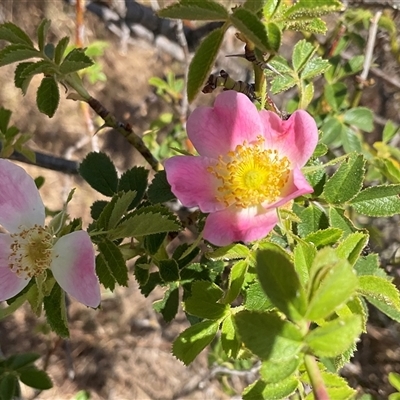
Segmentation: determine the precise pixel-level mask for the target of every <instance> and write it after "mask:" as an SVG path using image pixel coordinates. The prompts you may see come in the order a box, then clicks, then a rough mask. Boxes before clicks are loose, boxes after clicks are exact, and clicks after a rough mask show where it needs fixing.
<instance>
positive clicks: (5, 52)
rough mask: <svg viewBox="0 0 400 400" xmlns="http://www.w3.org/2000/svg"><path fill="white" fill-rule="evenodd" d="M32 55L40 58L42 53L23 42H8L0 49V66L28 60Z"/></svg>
mask: <svg viewBox="0 0 400 400" xmlns="http://www.w3.org/2000/svg"><path fill="white" fill-rule="evenodd" d="M32 57H34V58H42V55H41V54H40V52H38V51H37V50H35V49H33V48H31V47H29V46H27V45H25V44H10V45H9V46H7V47H5V48H4V49H2V50H1V51H0V67H4V66H5V65H8V64H12V63H15V62H17V61H23V60H28V59H29V58H32Z"/></svg>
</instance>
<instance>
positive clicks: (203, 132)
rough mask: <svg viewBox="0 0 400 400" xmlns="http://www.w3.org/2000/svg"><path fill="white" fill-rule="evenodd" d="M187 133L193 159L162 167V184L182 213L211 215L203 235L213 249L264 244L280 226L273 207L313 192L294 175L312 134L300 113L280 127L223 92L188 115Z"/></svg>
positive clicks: (241, 97)
mask: <svg viewBox="0 0 400 400" xmlns="http://www.w3.org/2000/svg"><path fill="white" fill-rule="evenodd" d="M187 133H188V137H189V139H190V140H191V141H192V143H193V145H194V147H195V148H196V150H197V151H198V153H199V156H196V157H192V156H175V157H172V158H170V159H168V160H166V161H165V170H166V174H167V180H168V182H169V184H170V185H171V189H172V192H173V193H174V194H175V196H176V197H177V198H178V199H179V200H180V201H181V203H182V204H183V205H184V206H186V207H198V208H199V209H200V210H201V211H202V212H204V213H209V215H208V217H207V219H206V222H205V227H204V232H203V235H204V238H205V239H207V240H208V241H209V242H211V243H213V244H215V245H217V246H225V245H228V244H230V243H233V242H237V241H243V242H252V241H254V240H257V239H261V238H263V237H265V236H266V235H267V234H268V233H269V232H270V231H271V230H272V229H273V228H274V226H275V225H276V224H277V223H278V215H277V211H276V209H277V207H280V206H282V205H284V204H286V203H288V202H289V201H290V200H292V199H294V198H296V197H298V196H301V195H303V194H306V193H312V191H313V189H312V187H311V186H310V185H309V184H308V182H307V181H306V179H305V177H304V176H303V174H302V173H301V170H300V168H301V167H303V166H304V165H305V163H306V162H307V160H308V159H309V158H310V157H311V155H312V154H313V152H314V149H315V147H316V145H317V142H318V129H317V126H316V124H315V121H314V120H313V118H312V117H311V116H310V115H309V114H308V113H307V112H305V111H303V110H298V111H296V112H294V113H293V114H292V115H291V116H290V118H289V119H288V120H287V121H283V120H281V119H280V118H279V117H278V116H277V115H276V114H275V113H273V112H270V111H265V110H262V111H258V110H257V109H256V107H255V105H254V104H253V103H252V102H251V101H250V100H249V99H248V98H247V97H246V96H245V95H244V94H242V93H237V92H234V91H225V92H222V93H221V94H220V95H218V97H217V98H216V100H215V104H214V107H199V108H197V109H195V110H194V111H193V113H192V114H191V115H190V117H189V119H188V121H187Z"/></svg>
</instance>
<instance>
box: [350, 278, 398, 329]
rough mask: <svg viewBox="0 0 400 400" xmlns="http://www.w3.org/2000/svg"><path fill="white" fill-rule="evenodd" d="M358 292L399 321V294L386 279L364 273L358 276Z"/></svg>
mask: <svg viewBox="0 0 400 400" xmlns="http://www.w3.org/2000/svg"><path fill="white" fill-rule="evenodd" d="M358 279H359V284H360V287H359V290H358V292H359V293H360V294H361V295H362V296H364V297H365V298H366V299H367V300H368V301H369V302H370V303H371V304H373V305H374V306H375V307H377V308H378V309H379V310H381V311H382V312H383V313H385V314H386V315H387V316H389V317H390V318H392V319H393V320H395V321H397V322H400V294H399V291H398V289H397V288H396V286H394V285H393V283H391V282H389V281H388V280H387V279H384V278H381V277H378V276H371V275H364V276H360V277H359V278H358Z"/></svg>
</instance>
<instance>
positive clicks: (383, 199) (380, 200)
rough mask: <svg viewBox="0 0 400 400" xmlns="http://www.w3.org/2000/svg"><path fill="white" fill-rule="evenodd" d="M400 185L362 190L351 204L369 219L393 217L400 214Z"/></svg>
mask: <svg viewBox="0 0 400 400" xmlns="http://www.w3.org/2000/svg"><path fill="white" fill-rule="evenodd" d="M399 194H400V185H380V186H373V187H369V188H367V189H364V190H362V191H361V192H360V193H359V194H358V195H357V196H356V197H354V198H353V199H352V200H351V201H350V202H349V203H350V204H351V206H352V207H353V208H354V209H355V210H356V211H357V212H358V213H360V214H363V215H367V216H369V217H391V216H392V215H394V214H399V213H400V198H399V196H398V195H399Z"/></svg>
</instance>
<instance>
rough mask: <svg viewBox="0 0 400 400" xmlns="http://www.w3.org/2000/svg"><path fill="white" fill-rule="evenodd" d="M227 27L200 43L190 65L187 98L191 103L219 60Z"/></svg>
mask: <svg viewBox="0 0 400 400" xmlns="http://www.w3.org/2000/svg"><path fill="white" fill-rule="evenodd" d="M226 29H227V25H226V26H225V25H224V26H222V27H221V28H218V29H215V30H214V31H212V32H211V33H209V34H208V36H207V37H206V38H205V39H204V40H203V41H202V42H201V43H200V46H199V47H198V49H197V51H196V53H195V55H194V56H193V58H192V61H191V62H190V65H189V72H188V82H187V96H188V100H189V102H190V103H191V102H192V101H193V100H194V98H195V97H196V96H197V94H198V93H199V91H200V90H201V88H202V87H203V86H204V82H205V81H206V79H208V77H209V76H210V72H211V69H212V67H213V65H214V62H215V59H216V58H217V55H218V51H219V48H220V47H221V44H222V39H223V38H224V34H225V31H226Z"/></svg>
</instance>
